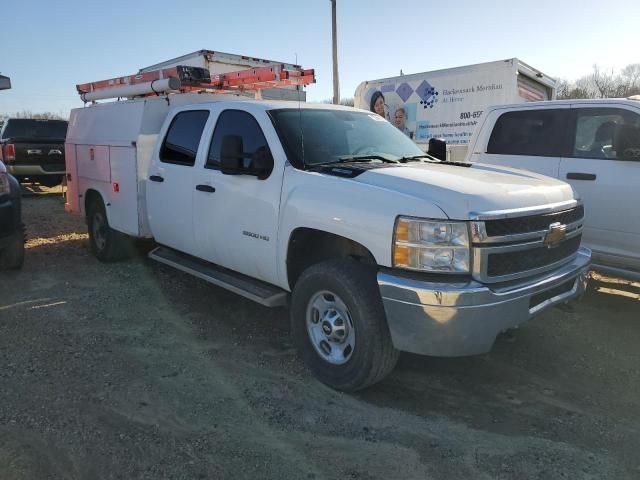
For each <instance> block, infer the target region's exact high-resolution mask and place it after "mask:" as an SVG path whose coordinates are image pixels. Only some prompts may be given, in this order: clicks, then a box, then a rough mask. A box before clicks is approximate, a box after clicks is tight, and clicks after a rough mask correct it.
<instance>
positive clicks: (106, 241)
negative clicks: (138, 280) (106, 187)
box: [87, 198, 131, 262]
mask: <svg viewBox="0 0 640 480" xmlns="http://www.w3.org/2000/svg"><path fill="white" fill-rule="evenodd" d="M87 225H88V227H89V244H90V245H91V251H92V252H93V254H94V255H95V256H96V258H97V259H98V260H100V261H101V262H114V261H117V260H122V259H124V258H127V257H128V256H129V255H130V253H131V242H130V240H129V238H128V237H127V236H126V235H124V234H123V233H120V232H118V231H116V230H113V229H112V228H111V227H110V226H109V220H108V218H107V212H106V210H105V208H104V203H103V202H102V200H101V199H100V198H95V199H94V200H93V201H92V202H91V204H90V206H89V208H88V211H87Z"/></svg>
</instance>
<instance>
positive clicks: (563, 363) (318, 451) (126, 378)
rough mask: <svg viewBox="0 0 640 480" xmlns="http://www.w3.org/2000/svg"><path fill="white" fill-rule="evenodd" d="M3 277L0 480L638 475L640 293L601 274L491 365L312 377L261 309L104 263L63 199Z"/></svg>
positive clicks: (478, 362)
mask: <svg viewBox="0 0 640 480" xmlns="http://www.w3.org/2000/svg"><path fill="white" fill-rule="evenodd" d="M24 215H25V221H26V223H27V232H28V238H29V241H28V244H27V248H28V250H27V260H26V264H25V268H24V269H23V270H22V271H21V272H18V273H1V274H0V479H1V480H10V479H49V478H52V479H53V478H55V479H57V478H64V479H92V478H113V479H116V478H117V479H132V478H147V479H161V478H172V479H197V478H207V479H208V478H233V479H239V478H247V479H255V478H278V479H282V478H295V479H319V478H341V479H349V478H355V479H368V478H385V479H390V478H391V479H405V478H406V479H409V478H417V479H426V478H429V479H468V478H474V479H475V478H487V479H488V478H500V479H511V478H513V479H523V478H527V479H529V478H539V479H545V480H546V479H579V478H588V479H600V478H615V479H621V478H640V457H639V456H638V446H640V348H639V345H640V301H639V299H640V295H639V294H640V285H638V284H636V285H629V284H624V283H616V281H615V280H613V279H600V281H598V282H595V284H594V287H595V288H593V289H592V291H591V292H589V294H588V295H587V297H586V298H585V299H584V301H583V302H582V303H581V304H579V305H577V306H576V307H575V308H574V309H573V311H572V312H567V311H561V310H558V309H554V310H552V311H549V312H547V313H545V314H544V315H542V316H541V317H539V318H537V319H535V320H533V321H531V322H529V323H528V324H526V325H525V326H523V327H522V328H521V329H519V330H518V331H516V332H515V334H514V335H510V336H505V337H503V338H500V339H499V341H498V342H497V343H496V345H495V348H494V350H493V351H492V352H491V353H490V354H488V355H484V356H480V357H473V358H464V359H438V358H426V357H418V356H412V355H403V356H402V357H401V359H400V363H399V365H398V367H397V369H396V370H395V371H394V373H393V374H392V375H391V376H390V377H389V378H388V379H387V380H386V381H384V382H383V383H381V384H379V385H377V386H375V387H373V388H371V389H369V390H367V391H365V392H362V393H359V394H357V395H347V394H341V393H337V392H334V391H332V390H330V389H328V388H326V387H324V386H323V385H321V384H319V383H318V382H316V381H315V380H314V379H313V378H312V377H311V376H310V374H309V373H308V372H307V371H306V370H305V368H304V367H303V366H302V365H301V363H300V361H299V360H298V359H297V357H296V354H295V352H294V350H293V349H292V347H291V343H290V341H289V338H288V320H287V312H286V310H284V309H276V310H270V309H267V308H263V307H260V306H257V305H255V304H253V303H251V302H249V301H246V300H243V299H241V298H238V297H236V296H234V295H232V294H230V293H227V292H225V291H223V290H221V289H218V288H215V287H212V286H210V285H208V284H206V283H204V282H202V281H200V280H197V279H194V278H191V277H189V276H186V275H184V274H181V273H179V272H176V271H173V270H171V269H169V268H165V267H162V266H159V265H156V264H153V263H151V262H150V261H148V260H145V259H144V258H139V259H136V260H131V261H128V262H124V263H118V264H112V265H104V264H100V263H99V262H98V261H97V260H95V259H94V258H93V257H92V256H91V255H90V254H89V251H88V245H87V236H86V233H85V232H86V227H85V225H84V222H83V220H82V219H79V218H75V217H71V216H68V215H66V214H65V213H64V211H63V202H62V200H61V198H60V195H59V193H52V192H50V191H48V192H44V193H42V192H41V193H39V194H37V195H30V196H27V197H26V198H25V208H24Z"/></svg>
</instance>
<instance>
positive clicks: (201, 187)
mask: <svg viewBox="0 0 640 480" xmlns="http://www.w3.org/2000/svg"><path fill="white" fill-rule="evenodd" d="M196 190H198V191H199V192H208V193H213V192H215V191H216V189H215V188H214V187H212V186H211V185H196Z"/></svg>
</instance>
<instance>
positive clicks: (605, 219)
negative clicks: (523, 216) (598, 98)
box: [560, 103, 640, 270]
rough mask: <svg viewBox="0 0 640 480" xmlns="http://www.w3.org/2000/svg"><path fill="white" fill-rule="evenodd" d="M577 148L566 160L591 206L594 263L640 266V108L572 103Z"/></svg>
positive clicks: (588, 226) (566, 172) (567, 173)
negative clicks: (639, 209) (639, 212)
mask: <svg viewBox="0 0 640 480" xmlns="http://www.w3.org/2000/svg"><path fill="white" fill-rule="evenodd" d="M570 132H571V137H572V148H571V152H570V154H569V155H567V157H565V158H563V159H562V162H561V164H560V179H561V180H564V181H566V182H569V183H570V184H571V186H573V187H574V189H575V190H576V191H577V192H578V193H579V194H580V196H581V197H582V199H583V200H584V204H585V215H586V218H585V230H584V234H583V242H584V243H585V244H586V245H587V246H589V247H591V248H592V249H593V250H594V261H595V262H603V263H606V264H613V265H618V266H620V267H624V268H633V269H637V270H640V215H638V205H640V109H632V108H624V107H623V106H621V105H620V104H618V105H616V104H610V105H606V104H602V103H599V104H597V105H596V104H575V105H572V122H571V128H570Z"/></svg>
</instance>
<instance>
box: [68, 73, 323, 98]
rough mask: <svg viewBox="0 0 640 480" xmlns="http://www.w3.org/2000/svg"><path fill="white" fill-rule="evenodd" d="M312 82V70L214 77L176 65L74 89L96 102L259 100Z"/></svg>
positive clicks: (313, 76)
mask: <svg viewBox="0 0 640 480" xmlns="http://www.w3.org/2000/svg"><path fill="white" fill-rule="evenodd" d="M315 81H316V80H315V71H314V70H313V69H303V68H299V69H287V68H285V66H284V65H282V64H275V65H270V66H267V67H258V68H249V69H246V70H240V71H237V72H229V73H220V74H214V75H211V74H210V73H209V70H207V69H206V68H201V67H189V66H183V65H180V66H177V67H172V68H163V69H160V70H153V71H150V72H145V73H139V74H135V75H128V76H125V77H116V78H111V79H108V80H100V81H97V82H90V83H83V84H80V85H76V89H77V90H78V93H79V94H80V96H81V98H82V99H83V100H84V101H92V100H93V99H98V98H99V99H104V98H116V97H144V96H149V95H159V94H161V93H163V94H164V93H177V92H180V93H186V92H194V91H198V92H202V91H206V92H214V93H228V92H234V91H248V92H256V94H257V96H258V97H259V96H260V90H262V89H265V88H278V87H284V86H291V85H301V86H304V85H309V84H311V83H315ZM154 85H155V87H154ZM159 87H161V88H162V90H160V89H159ZM109 90H112V91H113V95H110V92H109ZM128 92H130V95H129V94H128Z"/></svg>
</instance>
